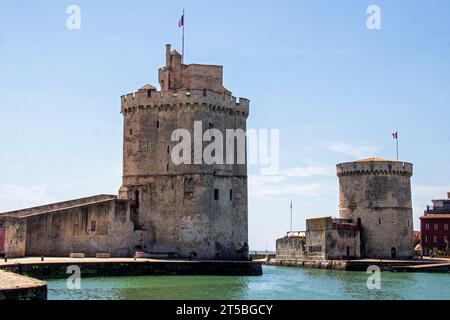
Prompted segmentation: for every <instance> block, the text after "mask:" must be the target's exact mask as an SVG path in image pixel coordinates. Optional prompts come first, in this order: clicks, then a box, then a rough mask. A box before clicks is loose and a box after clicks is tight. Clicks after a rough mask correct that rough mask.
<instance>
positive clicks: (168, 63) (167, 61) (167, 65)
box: [166, 44, 171, 67]
mask: <svg viewBox="0 0 450 320" xmlns="http://www.w3.org/2000/svg"><path fill="white" fill-rule="evenodd" d="M170 47H171V45H170V44H166V67H169V66H170Z"/></svg>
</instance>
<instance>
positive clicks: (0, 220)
mask: <svg viewBox="0 0 450 320" xmlns="http://www.w3.org/2000/svg"><path fill="white" fill-rule="evenodd" d="M0 228H4V229H5V242H4V253H5V254H6V256H7V257H11V258H13V257H23V256H24V255H25V239H26V229H27V226H26V223H25V221H23V220H21V219H18V218H16V217H14V216H6V215H3V216H0Z"/></svg>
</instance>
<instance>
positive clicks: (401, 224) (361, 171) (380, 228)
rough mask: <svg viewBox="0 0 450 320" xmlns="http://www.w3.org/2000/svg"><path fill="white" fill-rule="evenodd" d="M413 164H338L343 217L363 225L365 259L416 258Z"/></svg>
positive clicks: (384, 162)
mask: <svg viewBox="0 0 450 320" xmlns="http://www.w3.org/2000/svg"><path fill="white" fill-rule="evenodd" d="M412 172H413V166H412V164H410V163H403V162H394V161H360V162H351V163H344V164H339V165H338V166H337V174H338V177H339V207H340V217H341V218H348V219H353V220H354V221H359V222H360V224H361V238H362V243H361V251H362V255H363V256H364V257H370V258H390V257H391V251H392V249H393V248H395V252H396V257H397V258H409V257H411V256H412V255H413V214H412V203H411V183H410V177H411V175H412Z"/></svg>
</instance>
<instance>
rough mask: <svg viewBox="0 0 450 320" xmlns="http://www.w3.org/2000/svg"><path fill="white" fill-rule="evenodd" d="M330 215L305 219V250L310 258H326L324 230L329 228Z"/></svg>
mask: <svg viewBox="0 0 450 320" xmlns="http://www.w3.org/2000/svg"><path fill="white" fill-rule="evenodd" d="M331 226H332V222H331V217H325V218H313V219H307V220H306V252H307V258H308V259H311V260H325V258H326V251H325V250H326V235H327V232H326V230H328V229H331Z"/></svg>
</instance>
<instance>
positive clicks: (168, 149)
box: [167, 146, 170, 154]
mask: <svg viewBox="0 0 450 320" xmlns="http://www.w3.org/2000/svg"><path fill="white" fill-rule="evenodd" d="M167 154H170V146H167Z"/></svg>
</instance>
